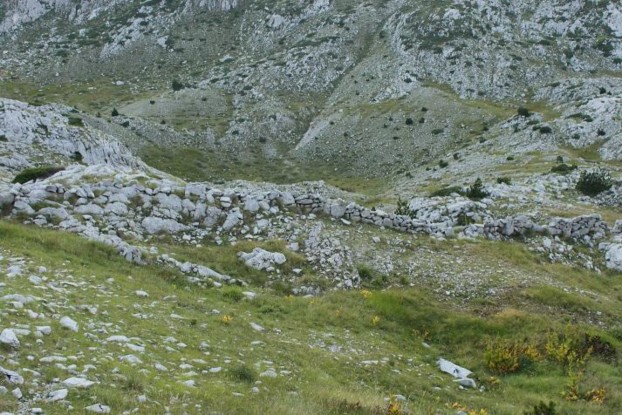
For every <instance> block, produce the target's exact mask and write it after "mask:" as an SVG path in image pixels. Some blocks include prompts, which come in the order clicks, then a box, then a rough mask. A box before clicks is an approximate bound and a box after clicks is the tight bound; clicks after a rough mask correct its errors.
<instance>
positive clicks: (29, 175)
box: [13, 166, 65, 184]
mask: <svg viewBox="0 0 622 415" xmlns="http://www.w3.org/2000/svg"><path fill="white" fill-rule="evenodd" d="M64 169H65V168H64V167H54V166H44V167H34V168H30V169H25V170H24V171H22V172H21V173H19V174H18V175H17V176H15V178H14V179H13V183H21V184H23V183H26V182H29V181H31V180H34V181H36V180H38V179H46V178H48V177H50V176H53V175H54V174H55V173H58V172H59V171H61V170H64Z"/></svg>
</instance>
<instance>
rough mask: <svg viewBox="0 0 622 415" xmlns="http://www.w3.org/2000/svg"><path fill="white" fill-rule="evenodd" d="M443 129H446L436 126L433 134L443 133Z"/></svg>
mask: <svg viewBox="0 0 622 415" xmlns="http://www.w3.org/2000/svg"><path fill="white" fill-rule="evenodd" d="M443 131H445V130H443V129H442V128H435V129H433V130H432V134H434V135H439V134H443Z"/></svg>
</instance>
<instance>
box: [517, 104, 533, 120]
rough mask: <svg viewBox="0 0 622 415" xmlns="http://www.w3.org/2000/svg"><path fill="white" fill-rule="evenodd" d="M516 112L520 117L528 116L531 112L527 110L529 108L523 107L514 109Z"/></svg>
mask: <svg viewBox="0 0 622 415" xmlns="http://www.w3.org/2000/svg"><path fill="white" fill-rule="evenodd" d="M516 113H517V114H518V115H519V116H521V117H525V118H527V117H530V116H531V112H529V110H528V109H527V108H525V107H518V110H517V111H516Z"/></svg>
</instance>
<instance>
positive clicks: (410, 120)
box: [406, 117, 415, 125]
mask: <svg viewBox="0 0 622 415" xmlns="http://www.w3.org/2000/svg"><path fill="white" fill-rule="evenodd" d="M414 123H415V122H414V121H413V119H412V118H410V117H408V118H406V125H413V124H414Z"/></svg>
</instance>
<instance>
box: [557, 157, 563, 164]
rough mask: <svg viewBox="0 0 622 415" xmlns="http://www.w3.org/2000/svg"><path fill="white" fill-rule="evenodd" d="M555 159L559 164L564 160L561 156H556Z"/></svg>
mask: <svg viewBox="0 0 622 415" xmlns="http://www.w3.org/2000/svg"><path fill="white" fill-rule="evenodd" d="M555 161H556V162H557V163H559V164H561V163H563V162H564V158H563V157H562V156H557V158H556V159H555Z"/></svg>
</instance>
